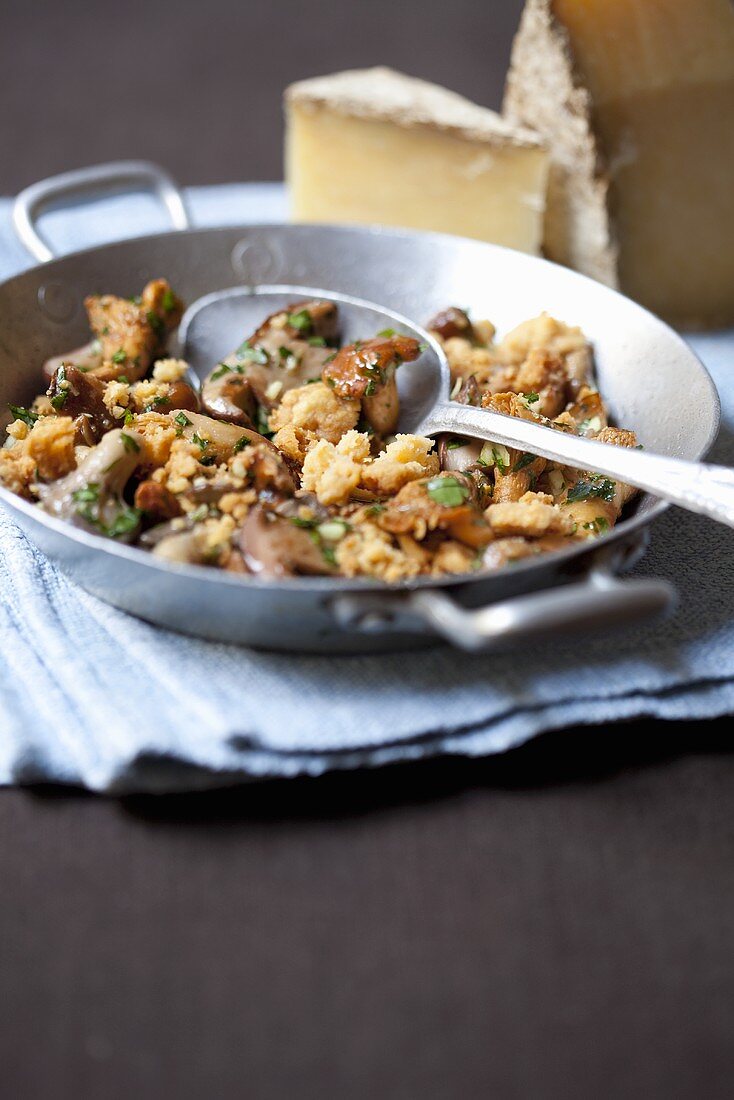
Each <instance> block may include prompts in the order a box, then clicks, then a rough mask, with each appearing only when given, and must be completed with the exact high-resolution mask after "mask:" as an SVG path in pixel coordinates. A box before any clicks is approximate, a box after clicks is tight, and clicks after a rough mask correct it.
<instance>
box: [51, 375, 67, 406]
mask: <svg viewBox="0 0 734 1100" xmlns="http://www.w3.org/2000/svg"><path fill="white" fill-rule="evenodd" d="M63 374H64V368H63V367H59V369H58V371H57V372H56V379H57V384H58V382H64V381H65V380H66V379H65V377H62V375H63ZM68 397H69V389H68V386H66V387H64V388H63V389H57V391H56V393H55V394H54V395H53V397H52V398H51V404H52V405H53V407H54V408H55V409H56V411H57V412H58V411H59V409H63V407H64V405H65V404H66V402H67V399H68Z"/></svg>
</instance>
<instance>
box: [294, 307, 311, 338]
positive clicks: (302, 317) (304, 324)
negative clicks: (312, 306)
mask: <svg viewBox="0 0 734 1100" xmlns="http://www.w3.org/2000/svg"><path fill="white" fill-rule="evenodd" d="M288 324H289V325H290V327H291V328H294V329H296V330H297V331H298V332H302V333H303V334H304V335H305V334H306V333H307V332H310V331H311V329H312V328H313V320H312V319H311V314H310V313H309V312H308V310H307V309H299V310H297V311H296V312H295V313H289V314H288Z"/></svg>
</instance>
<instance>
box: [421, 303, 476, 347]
mask: <svg viewBox="0 0 734 1100" xmlns="http://www.w3.org/2000/svg"><path fill="white" fill-rule="evenodd" d="M426 328H427V329H430V331H431V332H437V333H438V335H439V336H440V337H441V339H442V340H451V339H452V338H453V337H455V336H462V337H463V338H464V339H465V340H473V339H474V338H475V337H474V326H473V325H472V323H471V321H470V320H469V316H468V314H467V313H466V312H465V311H464V310H463V309H459V308H458V307H457V306H450V307H449V308H448V309H443V310H441V312H440V313H437V314H436V316H435V317H432V318H431V320H430V321H429V322H428V324H427V325H426Z"/></svg>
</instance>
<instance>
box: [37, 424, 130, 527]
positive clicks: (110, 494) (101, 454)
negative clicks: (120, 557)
mask: <svg viewBox="0 0 734 1100" xmlns="http://www.w3.org/2000/svg"><path fill="white" fill-rule="evenodd" d="M142 443H143V440H142V437H141V436H140V435H138V434H137V433H136V432H134V431H132V430H130V431H122V430H120V429H119V428H116V429H114V430H113V431H111V432H107V434H106V435H105V436H104V438H103V439H102V442H101V443H98V444H97V446H96V447H93V448H92V449H91V450H90V451H89V453H88V454H87V455H86V457H85V458H84V459H83V461H82V462H81V463H80V464H79V465H78V466H77V468H76V470H72V472H71V473H70V474H67V475H66V477H62V478H60V479H59V480H58V481H54V482H53V483H52V484H50V485H49V486H48V487H46V488H44V489H42V490H41V504H42V506H43V508H44V510H45V511H46V512H49V513H50V514H51V515H53V516H58V517H59V518H60V519H66V520H69V521H70V522H71V523H73V524H75V525H76V526H78V527H85V528H86V529H87V530H90V531H95V532H96V533H98V534H103V535H107V536H108V537H109V538H114V539H117V540H118V541H120V542H132V541H133V540H134V539H135V536H136V535H137V533H138V530H139V528H140V512H139V510H138V509H137V508H131V507H130V505H129V504H127V503H126V501H125V500H124V499H123V495H122V494H123V491H124V489H125V486H126V485H127V483H128V481H129V479H130V477H131V475H132V473H133V471H134V470H135V469H136V467H137V466H138V464H139V462H140V453H141V448H142Z"/></svg>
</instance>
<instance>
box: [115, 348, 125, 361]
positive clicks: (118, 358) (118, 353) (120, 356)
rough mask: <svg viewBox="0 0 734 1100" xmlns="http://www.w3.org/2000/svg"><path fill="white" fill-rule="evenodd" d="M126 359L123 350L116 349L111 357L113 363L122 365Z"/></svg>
mask: <svg viewBox="0 0 734 1100" xmlns="http://www.w3.org/2000/svg"><path fill="white" fill-rule="evenodd" d="M126 359H127V352H126V351H125V350H124V349H123V348H118V349H117V351H116V352H115V353H114V355H113V356H112V362H113V363H124V362H125V360H126Z"/></svg>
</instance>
